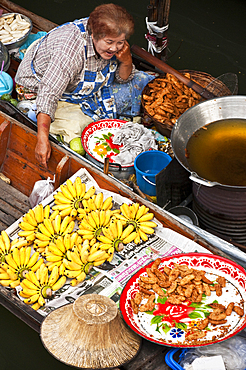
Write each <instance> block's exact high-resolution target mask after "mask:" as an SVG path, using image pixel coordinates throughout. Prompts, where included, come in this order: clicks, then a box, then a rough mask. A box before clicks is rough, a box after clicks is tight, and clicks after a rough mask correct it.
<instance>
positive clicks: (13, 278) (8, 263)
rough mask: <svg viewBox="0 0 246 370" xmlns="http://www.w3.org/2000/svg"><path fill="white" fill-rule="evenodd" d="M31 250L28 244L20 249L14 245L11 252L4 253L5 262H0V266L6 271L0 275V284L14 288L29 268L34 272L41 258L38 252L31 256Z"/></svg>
mask: <svg viewBox="0 0 246 370" xmlns="http://www.w3.org/2000/svg"><path fill="white" fill-rule="evenodd" d="M31 250H32V248H31V247H30V246H28V247H21V248H20V249H19V248H17V247H14V248H13V249H12V251H11V253H9V254H6V256H5V262H1V263H0V268H1V269H2V270H4V271H5V273H6V274H5V276H1V280H0V284H1V285H3V286H8V287H10V288H15V287H17V286H18V285H20V282H21V280H23V279H24V278H25V275H26V274H27V273H28V272H29V271H30V270H32V271H34V272H35V271H36V270H37V269H38V268H39V267H40V266H41V264H42V263H43V262H44V261H43V258H40V259H39V253H38V252H34V253H33V254H32V256H31Z"/></svg>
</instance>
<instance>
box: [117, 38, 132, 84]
mask: <svg viewBox="0 0 246 370" xmlns="http://www.w3.org/2000/svg"><path fill="white" fill-rule="evenodd" d="M115 56H116V58H117V59H118V61H119V62H120V66H119V76H120V78H122V79H123V80H127V78H128V77H129V76H130V74H131V72H132V55H131V51H130V45H129V44H128V42H127V41H126V40H125V42H124V46H123V48H122V49H121V50H120V51H118V53H116V54H115Z"/></svg>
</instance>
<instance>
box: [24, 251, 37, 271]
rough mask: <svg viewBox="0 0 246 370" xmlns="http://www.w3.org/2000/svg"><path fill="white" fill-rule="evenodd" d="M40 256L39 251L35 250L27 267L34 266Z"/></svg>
mask: <svg viewBox="0 0 246 370" xmlns="http://www.w3.org/2000/svg"><path fill="white" fill-rule="evenodd" d="M38 258H39V253H38V252H34V253H33V255H32V256H31V258H30V259H29V261H28V263H27V265H26V266H27V268H30V267H33V266H34V265H35V263H36V262H37V260H38Z"/></svg>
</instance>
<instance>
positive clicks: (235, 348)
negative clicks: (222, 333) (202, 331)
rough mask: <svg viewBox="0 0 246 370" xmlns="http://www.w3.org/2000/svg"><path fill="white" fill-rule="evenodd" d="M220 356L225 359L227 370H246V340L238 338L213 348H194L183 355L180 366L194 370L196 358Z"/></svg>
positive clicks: (186, 369)
mask: <svg viewBox="0 0 246 370" xmlns="http://www.w3.org/2000/svg"><path fill="white" fill-rule="evenodd" d="M219 355H221V356H222V358H223V361H224V364H225V368H226V370H245V369H246V338H244V337H240V336H237V337H234V338H230V339H228V340H226V341H225V342H221V343H216V344H213V345H211V346H204V347H197V348H192V349H190V350H188V351H187V352H185V353H184V354H183V356H182V358H181V361H180V365H181V366H182V367H183V368H184V369H185V370H192V369H193V368H192V362H193V361H194V360H195V359H196V358H198V357H202V356H206V357H207V356H219Z"/></svg>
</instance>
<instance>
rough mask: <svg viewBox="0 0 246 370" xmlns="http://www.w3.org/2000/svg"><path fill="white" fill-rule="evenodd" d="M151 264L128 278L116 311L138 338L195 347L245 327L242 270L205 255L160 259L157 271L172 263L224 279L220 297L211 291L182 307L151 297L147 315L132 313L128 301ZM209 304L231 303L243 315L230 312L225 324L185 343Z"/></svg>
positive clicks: (245, 293)
mask: <svg viewBox="0 0 246 370" xmlns="http://www.w3.org/2000/svg"><path fill="white" fill-rule="evenodd" d="M152 263H153V262H152ZM152 263H150V264H149V265H148V266H145V267H144V268H142V269H141V270H139V271H138V272H137V273H136V274H135V275H134V276H133V277H131V279H130V280H129V281H128V282H127V284H126V286H125V288H124V289H123V291H122V293H121V297H120V311H121V313H122V316H123V318H124V320H125V322H126V324H127V325H128V326H129V327H130V328H131V329H132V330H134V331H135V332H136V333H137V334H139V335H140V336H141V337H143V338H145V339H147V340H149V341H152V342H155V343H158V344H161V345H165V346H173V347H198V346H204V345H208V344H214V343H217V342H220V341H223V340H225V339H228V338H230V337H232V336H234V335H235V334H237V333H239V332H240V331H241V330H243V329H244V328H245V327H246V272H245V270H244V269H243V268H242V267H241V266H240V265H237V264H236V263H234V262H233V261H231V260H228V259H226V258H223V257H220V256H215V255H212V254H205V253H186V254H179V255H175V256H169V257H164V258H163V259H162V260H161V264H160V265H159V267H158V269H159V270H160V271H163V267H164V266H167V267H169V268H173V267H174V263H176V264H186V265H187V266H188V267H189V268H194V269H197V270H203V271H205V276H206V277H207V278H208V279H210V280H212V281H216V278H217V277H218V276H222V277H224V278H225V279H226V287H224V288H223V290H222V292H223V293H222V295H221V296H220V297H218V296H217V295H216V292H215V291H212V292H211V296H206V295H205V294H204V295H203V298H202V300H201V302H200V303H192V302H190V301H188V299H187V300H186V301H185V302H183V303H182V304H171V303H169V302H167V297H165V296H163V297H160V296H158V295H157V294H155V308H154V309H153V310H152V311H149V312H138V313H137V314H135V313H134V312H133V309H132V306H131V299H132V298H134V297H135V294H136V292H138V291H139V284H138V282H139V279H140V275H141V276H148V275H147V272H146V268H147V267H150V266H151V265H152ZM164 292H165V290H164ZM146 301H147V299H145V300H143V303H145V302H146ZM213 302H218V303H220V304H222V305H224V306H227V305H228V304H229V303H230V302H234V303H235V304H236V305H237V306H240V307H241V308H243V310H244V315H243V316H239V315H238V314H237V313H236V312H232V314H231V315H230V316H227V322H226V324H224V325H216V326H213V325H211V324H208V326H207V327H206V329H205V332H206V336H205V337H204V338H200V339H197V341H196V342H195V343H194V341H193V342H189V341H187V339H186V338H187V336H188V335H189V334H190V333H193V332H195V331H196V330H197V329H196V326H198V324H199V322H200V321H201V320H202V319H204V318H206V317H207V316H208V315H209V314H210V313H211V312H212V308H211V307H210V306H209V304H211V303H213Z"/></svg>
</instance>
